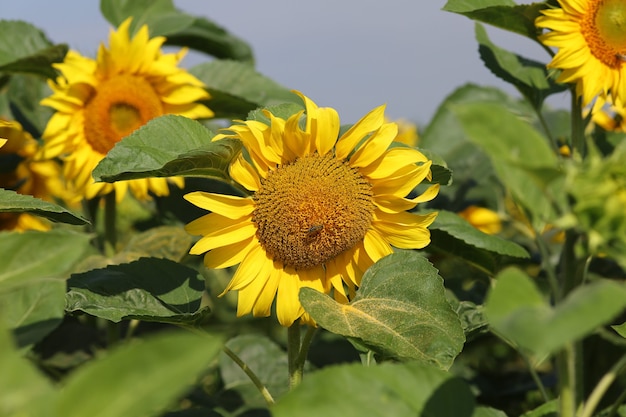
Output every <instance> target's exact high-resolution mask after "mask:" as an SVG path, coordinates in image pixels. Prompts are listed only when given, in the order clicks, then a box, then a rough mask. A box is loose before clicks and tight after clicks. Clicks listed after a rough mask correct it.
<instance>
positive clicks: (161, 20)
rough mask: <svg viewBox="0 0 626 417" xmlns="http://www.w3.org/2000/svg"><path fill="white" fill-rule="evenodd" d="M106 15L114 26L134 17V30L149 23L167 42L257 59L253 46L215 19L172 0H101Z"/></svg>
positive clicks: (221, 55)
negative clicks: (184, 8) (183, 8)
mask: <svg viewBox="0 0 626 417" xmlns="http://www.w3.org/2000/svg"><path fill="white" fill-rule="evenodd" d="M100 10H101V11H102V15H103V16H104V17H105V18H106V19H107V20H108V21H109V22H110V23H111V24H113V25H114V26H119V25H120V24H121V23H122V22H123V21H124V20H126V18H128V17H132V18H133V21H132V22H131V27H130V32H131V34H133V33H135V32H136V31H137V30H138V29H139V28H140V27H141V26H143V25H148V27H149V29H150V36H165V37H166V38H167V40H166V42H165V43H166V45H176V46H185V47H189V48H192V49H196V50H198V51H201V52H204V53H207V54H209V55H212V56H215V57H217V58H227V59H235V60H239V61H247V62H252V61H253V55H252V48H250V45H248V43H247V42H245V41H244V40H242V39H240V38H238V37H236V36H234V35H232V34H230V33H228V31H226V30H225V29H224V28H222V27H220V26H219V25H217V24H215V23H214V22H212V21H210V20H208V19H205V18H200V17H195V16H192V15H189V14H187V13H184V12H181V11H180V10H178V9H176V7H174V3H173V2H172V1H171V0H131V1H129V0H101V1H100Z"/></svg>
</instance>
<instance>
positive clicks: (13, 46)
mask: <svg viewBox="0 0 626 417" xmlns="http://www.w3.org/2000/svg"><path fill="white" fill-rule="evenodd" d="M66 53H67V45H52V44H51V43H50V41H48V39H46V37H45V35H44V34H43V32H42V31H40V30H39V29H37V28H36V27H35V26H33V25H31V24H30V23H26V22H22V21H16V20H0V73H2V72H4V73H32V74H38V75H43V76H45V77H48V78H54V77H56V74H57V73H56V70H55V69H54V68H52V63H54V62H61V61H63V58H64V57H65V54H66Z"/></svg>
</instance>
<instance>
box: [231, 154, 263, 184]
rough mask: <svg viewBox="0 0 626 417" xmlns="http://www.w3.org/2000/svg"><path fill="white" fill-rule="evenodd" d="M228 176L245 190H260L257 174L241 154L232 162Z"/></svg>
mask: <svg viewBox="0 0 626 417" xmlns="http://www.w3.org/2000/svg"><path fill="white" fill-rule="evenodd" d="M229 173H230V176H231V178H232V179H233V180H235V181H236V182H237V183H238V184H240V185H242V186H243V187H244V188H245V189H246V190H249V191H258V190H259V188H261V180H260V179H259V174H257V172H256V170H255V169H254V167H253V166H252V165H250V164H249V163H248V161H246V159H245V158H244V157H243V155H242V154H239V156H238V157H237V158H236V159H235V160H234V161H233V162H232V164H231V165H230V168H229Z"/></svg>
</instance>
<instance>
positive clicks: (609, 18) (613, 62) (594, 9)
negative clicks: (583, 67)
mask: <svg viewBox="0 0 626 417" xmlns="http://www.w3.org/2000/svg"><path fill="white" fill-rule="evenodd" d="M581 29H582V33H583V35H584V37H585V39H586V41H587V43H588V44H589V48H590V50H591V53H592V54H593V55H594V56H595V57H596V58H598V59H599V60H600V61H602V62H603V63H604V64H606V65H607V66H609V67H611V68H620V67H621V65H622V64H623V63H624V60H625V59H626V9H624V3H623V0H596V1H595V2H593V4H592V5H591V7H590V9H589V13H588V14H587V16H586V17H585V18H584V19H583V21H582V22H581Z"/></svg>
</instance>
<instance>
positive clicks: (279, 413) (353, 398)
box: [272, 363, 474, 417]
mask: <svg viewBox="0 0 626 417" xmlns="http://www.w3.org/2000/svg"><path fill="white" fill-rule="evenodd" d="M473 411H474V398H473V395H472V393H471V392H470V389H469V387H468V386H467V385H466V384H465V382H463V381H462V380H461V379H457V378H454V377H453V376H452V375H451V374H449V373H447V372H444V371H441V370H438V369H435V368H432V367H427V366H422V365H419V364H416V363H408V364H389V363H383V364H381V365H378V366H373V367H364V366H361V365H341V366H334V367H328V368H325V369H322V370H321V371H318V372H315V373H313V374H310V375H307V376H306V378H304V380H303V381H302V383H301V384H300V385H299V386H298V387H297V388H296V389H294V390H293V391H291V392H289V393H288V394H287V395H285V396H284V397H283V398H281V400H280V401H278V403H277V404H276V405H275V406H274V407H272V415H273V416H275V417H287V416H289V417H291V416H298V417H309V416H311V417H313V416H315V417H318V416H325V417H335V416H336V417H360V416H363V415H367V416H368V417H388V416H394V417H409V416H411V417H413V416H433V417H448V416H454V417H470V416H472V413H473Z"/></svg>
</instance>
